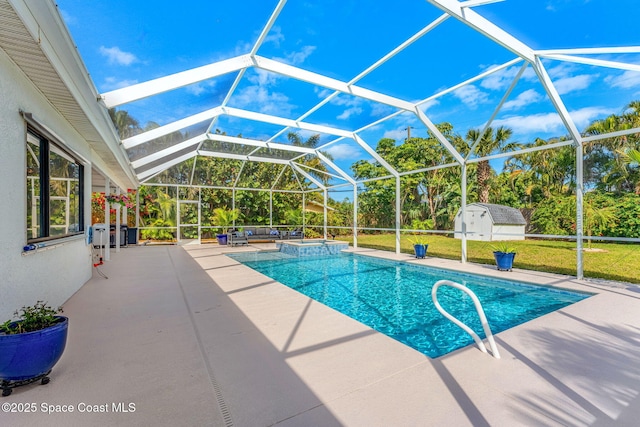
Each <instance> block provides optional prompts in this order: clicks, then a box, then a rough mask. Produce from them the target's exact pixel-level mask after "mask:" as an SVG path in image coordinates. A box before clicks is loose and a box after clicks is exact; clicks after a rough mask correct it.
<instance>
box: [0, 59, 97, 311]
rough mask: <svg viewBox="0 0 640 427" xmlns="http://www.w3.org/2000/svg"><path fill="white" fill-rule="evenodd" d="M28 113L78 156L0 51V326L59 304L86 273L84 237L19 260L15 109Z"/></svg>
mask: <svg viewBox="0 0 640 427" xmlns="http://www.w3.org/2000/svg"><path fill="white" fill-rule="evenodd" d="M21 109H22V110H23V111H26V112H30V113H33V115H34V117H36V118H37V119H38V120H39V121H41V122H42V123H43V124H45V125H46V126H47V127H49V128H50V129H52V130H53V131H54V132H55V133H56V134H57V135H58V136H60V137H61V138H62V139H63V142H64V143H65V144H67V145H68V146H69V147H70V148H72V149H73V150H74V151H75V152H77V153H78V154H80V155H82V156H84V157H85V158H87V159H90V158H91V150H90V149H89V146H88V144H87V143H86V142H85V141H84V140H82V138H81V137H80V135H79V134H78V133H77V132H76V131H75V130H74V129H73V128H72V127H71V126H70V125H69V123H68V122H67V121H65V120H64V118H63V117H62V116H61V115H60V114H59V113H58V112H57V110H55V109H54V108H53V107H52V106H51V104H49V102H48V101H47V100H46V98H44V96H43V95H42V94H41V93H40V92H39V91H38V90H37V89H36V88H35V87H34V86H33V85H32V84H31V82H30V81H29V80H28V79H27V78H26V76H25V75H24V74H23V73H22V72H21V71H20V69H19V68H18V67H17V66H16V65H15V64H14V63H13V62H12V61H11V60H10V59H9V57H8V56H7V55H6V54H5V52H4V51H3V50H1V49H0V321H4V320H7V319H9V318H11V317H12V315H13V312H14V311H15V310H16V309H18V308H20V307H22V306H23V305H33V304H34V303H35V302H36V301H38V300H45V301H48V302H49V303H50V304H51V305H53V306H58V305H62V304H63V303H64V302H65V301H66V300H67V299H68V298H69V297H70V296H71V295H73V293H74V292H76V291H77V290H78V289H79V288H80V287H81V286H82V285H83V284H84V283H85V282H86V281H87V280H88V279H89V278H90V277H91V274H92V271H91V270H92V266H91V254H90V248H89V246H87V245H86V243H85V239H84V238H79V239H75V240H73V241H68V242H67V243H65V244H64V245H61V246H57V247H53V248H51V249H47V250H38V251H37V252H36V253H31V254H29V255H26V256H24V255H22V248H23V246H24V245H25V244H26V241H27V233H26V209H27V206H26V204H27V202H26V149H25V134H26V125H25V122H24V121H23V119H22V117H21V116H20V114H19V111H20V110H21ZM90 170H91V167H90V165H85V227H87V226H88V224H86V222H87V221H90V220H91V212H90V200H91V193H90V191H91V175H90Z"/></svg>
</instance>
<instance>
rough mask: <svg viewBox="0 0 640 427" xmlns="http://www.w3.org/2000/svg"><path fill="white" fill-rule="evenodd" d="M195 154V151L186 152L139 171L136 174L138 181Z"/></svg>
mask: <svg viewBox="0 0 640 427" xmlns="http://www.w3.org/2000/svg"><path fill="white" fill-rule="evenodd" d="M196 155H197V153H196V152H195V151H193V152H191V153H187V154H183V155H182V156H180V157H176V158H175V159H172V160H169V161H168V162H165V163H163V164H161V165H158V166H155V167H153V168H151V169H147V170H146V171H144V172H140V173H139V174H137V175H138V179H139V180H140V181H143V180H144V179H146V178H148V177H150V176H151V175H155V174H157V173H160V172H163V171H165V170H167V169H169V168H170V167H171V166H174V165H177V164H179V163H182V162H184V161H185V160H188V159H190V158H192V157H195V156H196Z"/></svg>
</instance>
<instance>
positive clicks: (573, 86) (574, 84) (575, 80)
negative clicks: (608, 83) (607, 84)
mask: <svg viewBox="0 0 640 427" xmlns="http://www.w3.org/2000/svg"><path fill="white" fill-rule="evenodd" d="M596 77H598V76H597V75H588V74H582V75H578V76H572V77H564V78H561V79H558V80H556V81H554V82H553V85H554V86H555V87H556V90H557V91H558V93H559V94H560V95H565V94H567V93H569V92H573V91H576V90H582V89H586V88H588V87H589V85H590V84H591V82H592V81H594V80H595V79H596Z"/></svg>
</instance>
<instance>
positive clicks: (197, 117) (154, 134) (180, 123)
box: [122, 107, 223, 149]
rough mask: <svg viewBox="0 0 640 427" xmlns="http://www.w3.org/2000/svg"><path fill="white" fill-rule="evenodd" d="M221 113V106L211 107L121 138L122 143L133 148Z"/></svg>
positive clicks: (127, 147) (125, 146)
mask: <svg viewBox="0 0 640 427" xmlns="http://www.w3.org/2000/svg"><path fill="white" fill-rule="evenodd" d="M222 113H223V111H222V108H221V107H215V108H211V109H210V110H206V111H203V112H201V113H198V114H194V115H192V116H189V117H186V118H184V119H180V120H177V121H175V122H173V123H169V124H166V125H164V126H160V127H157V128H155V129H152V130H150V131H147V132H143V133H141V134H138V135H135V136H132V137H130V138H127V139H123V140H122V145H123V146H124V148H126V149H129V148H133V147H135V146H137V145H140V144H144V143H145V142H148V141H151V140H154V139H156V138H160V137H163V136H165V135H169V134H170V133H173V132H177V131H179V130H181V129H184V128H187V127H189V126H193V125H195V124H198V123H200V122H203V121H205V120H208V119H211V118H213V117H218V116H219V115H221V114H222Z"/></svg>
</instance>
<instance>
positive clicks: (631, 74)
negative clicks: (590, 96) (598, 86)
mask: <svg viewBox="0 0 640 427" xmlns="http://www.w3.org/2000/svg"><path fill="white" fill-rule="evenodd" d="M604 81H605V82H606V83H607V84H609V85H610V86H611V87H619V88H622V89H631V88H632V87H637V86H640V73H639V72H637V71H625V72H624V73H622V74H621V75H619V76H616V77H613V76H607V77H606V78H605V79H604Z"/></svg>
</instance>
